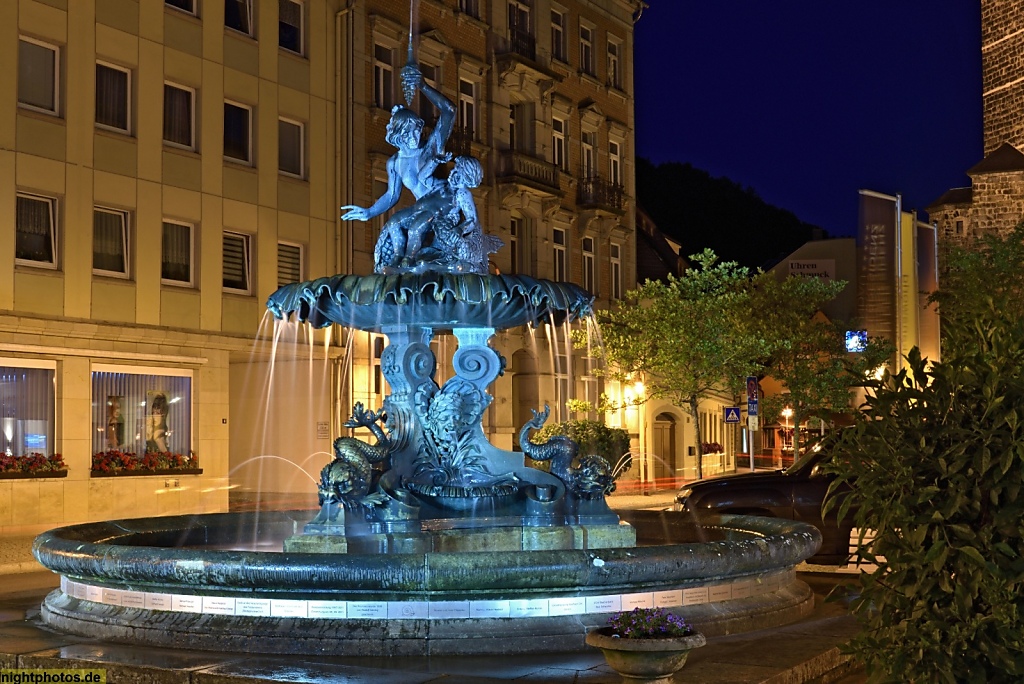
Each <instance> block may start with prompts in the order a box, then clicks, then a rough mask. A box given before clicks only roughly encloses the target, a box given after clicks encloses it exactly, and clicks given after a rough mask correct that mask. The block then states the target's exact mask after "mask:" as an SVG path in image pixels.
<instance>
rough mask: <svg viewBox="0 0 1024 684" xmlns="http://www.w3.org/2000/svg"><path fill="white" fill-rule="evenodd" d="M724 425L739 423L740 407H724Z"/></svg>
mask: <svg viewBox="0 0 1024 684" xmlns="http://www.w3.org/2000/svg"><path fill="white" fill-rule="evenodd" d="M724 408H725V423H726V425H729V424H732V423H736V424H738V423H739V422H740V407H739V406H725V407H724Z"/></svg>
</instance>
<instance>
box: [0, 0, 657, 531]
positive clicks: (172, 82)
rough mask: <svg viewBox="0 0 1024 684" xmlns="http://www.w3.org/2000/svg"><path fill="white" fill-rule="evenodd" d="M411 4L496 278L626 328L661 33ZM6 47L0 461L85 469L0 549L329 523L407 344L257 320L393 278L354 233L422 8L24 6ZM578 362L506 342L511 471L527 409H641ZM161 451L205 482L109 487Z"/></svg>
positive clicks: (631, 0)
mask: <svg viewBox="0 0 1024 684" xmlns="http://www.w3.org/2000/svg"><path fill="white" fill-rule="evenodd" d="M418 4H419V21H418V26H417V28H416V31H417V36H418V38H417V41H416V52H417V58H418V60H419V62H420V64H421V65H422V71H423V75H424V77H425V79H427V80H428V81H430V82H431V83H433V84H435V85H437V86H439V87H440V89H441V90H442V92H444V93H445V94H446V95H447V96H448V97H449V98H450V99H452V100H453V101H454V102H455V103H456V105H457V109H458V121H457V130H456V133H455V134H454V135H453V137H452V141H451V146H450V148H452V149H453V151H454V152H455V153H456V154H460V153H467V152H468V153H471V154H473V155H474V156H476V157H478V158H479V159H480V160H481V162H482V163H483V166H484V170H485V178H484V182H483V183H482V184H481V186H480V187H479V188H477V189H476V190H475V191H474V192H475V196H476V200H477V206H478V210H479V213H480V217H481V222H482V223H483V225H484V228H485V231H487V232H489V233H492V234H495V235H497V236H499V237H500V238H501V239H502V240H504V241H505V243H506V246H505V247H504V248H503V249H502V250H501V251H500V252H499V253H497V254H495V255H493V263H492V267H493V269H494V270H495V271H500V272H503V273H505V272H508V273H524V274H528V275H533V276H537V277H541V278H548V279H551V280H568V281H572V282H576V283H578V284H580V285H582V286H583V287H585V288H587V289H588V290H590V291H591V292H593V293H594V294H595V295H596V296H597V301H598V305H599V306H601V305H608V304H609V303H610V302H612V301H614V300H616V299H619V298H621V297H622V295H623V293H624V292H625V291H626V290H627V289H629V288H630V287H632V285H633V283H634V282H635V275H634V273H635V267H634V263H635V237H634V218H633V217H634V213H633V211H631V202H632V197H634V196H635V189H634V187H633V177H634V174H633V162H632V159H633V154H634V152H633V95H632V60H631V56H632V40H633V24H632V22H633V16H634V12H635V11H636V10H637V9H638V7H639V3H638V2H636V1H635V0H563V1H560V2H553V1H550V0H532V1H529V2H528V1H526V0H420V2H419V3H418ZM0 18H2V26H4V27H6V28H4V29H2V30H3V31H5V32H6V33H5V34H4V36H3V38H2V39H0V45H5V46H7V47H6V50H7V52H6V53H5V55H6V57H5V59H4V63H5V64H8V65H9V66H10V68H8V69H5V70H4V71H3V73H2V74H0V103H2V106H0V111H2V112H5V114H3V117H4V118H3V121H2V122H0V136H3V144H2V145H0V213H3V214H4V215H6V216H7V217H8V219H7V220H6V221H0V376H2V377H3V380H4V382H3V383H0V384H2V385H3V386H4V387H5V389H4V390H0V403H2V406H3V415H2V416H0V419H2V420H3V421H4V422H3V425H2V426H0V428H2V430H0V434H2V435H3V440H4V441H3V444H2V445H0V446H2V448H0V452H6V453H8V454H10V455H12V456H15V457H17V456H21V455H24V454H28V453H34V452H40V453H46V454H52V453H61V454H62V455H63V458H64V460H65V462H66V463H67V464H68V473H67V476H66V477H64V478H35V479H24V480H11V479H0V532H4V531H10V530H24V531H34V530H37V529H43V528H47V527H52V526H53V525H55V524H62V523H71V522H79V521H84V520H96V519H103V518H111V517H132V516H136V515H139V514H143V513H145V514H154V513H156V514H171V513H178V512H182V513H184V512H200V511H216V510H224V509H226V508H227V505H228V493H229V492H230V491H232V490H246V489H251V490H257V489H259V490H264V491H285V492H306V493H309V494H312V492H314V491H315V487H314V486H313V484H312V483H311V482H310V478H309V477H307V475H308V474H309V473H312V474H314V475H315V473H316V471H317V470H319V467H320V465H321V464H322V463H323V462H324V461H325V460H326V459H327V458H329V456H328V455H329V453H330V444H331V440H332V439H333V437H335V436H337V435H338V434H339V433H340V432H341V431H342V429H343V428H342V423H343V422H344V419H345V417H346V416H347V413H348V411H349V410H350V409H351V405H352V402H353V401H362V402H364V403H365V404H367V405H369V406H373V407H378V406H380V403H381V402H382V400H383V395H384V393H385V392H386V391H387V388H386V386H385V385H384V382H383V380H382V379H381V376H380V372H379V361H380V352H381V351H382V349H383V344H384V340H383V339H382V338H380V337H375V336H371V335H364V334H349V333H348V332H347V331H343V330H332V329H326V330H323V331H308V330H301V329H292V330H290V331H284V332H279V333H278V334H277V337H275V336H274V334H273V333H272V332H271V326H270V325H269V324H268V322H267V321H266V320H265V317H264V302H265V301H266V299H267V296H268V295H269V294H270V293H272V292H273V291H274V290H275V289H276V288H277V287H278V286H279V285H282V284H285V283H288V282H294V281H298V280H306V279H312V278H316V277H320V276H326V275H332V274H334V273H356V274H362V273H370V272H371V271H372V253H373V246H374V244H375V242H376V238H377V235H378V232H379V230H380V227H381V225H382V222H383V219H378V220H375V221H371V222H367V223H351V222H342V221H340V220H339V218H338V215H339V211H338V207H339V206H340V205H343V204H358V205H362V206H366V205H368V204H370V203H372V202H373V200H374V199H376V197H378V196H379V195H380V194H381V192H382V188H383V186H386V174H385V166H384V165H385V162H386V160H387V158H388V157H389V156H390V155H391V154H392V152H393V149H392V148H390V146H389V145H387V143H385V141H384V127H385V125H386V124H387V121H388V118H389V114H390V109H391V106H392V105H393V104H395V103H397V102H398V101H399V99H400V97H401V89H400V83H399V79H398V71H399V69H400V68H401V66H402V65H403V64H404V63H405V54H406V47H407V41H406V37H407V34H408V23H409V6H408V4H407V3H406V2H404V1H402V0H393V1H389V0H366V1H359V2H346V1H344V0H166V1H165V2H161V1H160V0H138V1H135V0H19V1H17V2H10V3H3V4H2V6H0ZM418 104H419V105H421V106H423V105H424V103H423V102H420V103H418ZM428 106H429V105H427V106H423V108H422V109H421V113H422V115H423V116H424V118H425V119H427V122H428V125H429V124H430V123H431V118H432V115H433V113H432V112H431V111H429V110H428V108H427V107H428ZM564 335H565V333H564V331H543V330H538V331H529V330H525V331H524V330H513V331H507V332H503V333H499V334H498V335H497V336H496V337H495V340H494V342H493V343H494V345H495V346H496V348H498V349H499V350H500V351H501V353H502V354H503V355H504V356H505V357H506V358H507V359H508V361H509V366H508V369H507V372H506V373H505V375H504V376H503V377H502V378H499V381H498V383H497V384H496V386H495V387H494V388H493V390H492V393H493V394H494V396H495V401H494V403H493V405H492V408H491V409H490V411H489V412H488V415H487V420H486V424H485V429H486V431H487V432H488V434H489V436H490V437H491V439H492V440H493V441H494V442H495V443H496V444H497V445H498V446H502V447H506V448H508V447H511V446H513V445H514V444H515V442H516V440H517V436H518V428H519V426H521V425H522V424H523V422H525V418H524V416H527V417H528V416H529V410H530V408H539V407H541V406H542V405H543V404H544V403H549V404H551V405H552V408H553V411H555V412H561V413H562V415H561V416H560V417H566V416H565V414H564V410H563V409H562V407H564V404H565V400H566V399H569V398H581V399H582V398H593V399H596V397H597V395H598V394H599V393H600V392H601V391H605V392H610V393H615V392H620V391H621V389H620V388H618V387H615V386H611V385H609V386H605V385H604V383H603V382H602V381H601V380H600V378H598V377H597V376H596V375H595V374H594V373H593V368H592V367H591V364H592V362H591V361H590V359H589V357H588V356H587V355H586V353H585V352H580V351H577V350H574V349H573V348H572V345H571V344H568V342H567V340H566V338H565V336H564ZM274 339H276V340H278V342H279V344H278V346H279V347H280V348H279V349H278V356H277V357H276V358H275V359H274V360H273V361H272V360H271V359H270V357H269V355H267V354H266V353H264V350H265V349H266V348H269V346H270V344H269V343H268V341H270V340H274ZM282 340H283V341H284V343H283V344H282V343H281V341H282ZM434 345H435V351H436V352H437V353H438V357H439V359H441V360H442V361H443V360H444V359H446V358H448V357H450V354H451V352H453V351H454V344H453V342H452V341H450V340H448V339H447V338H446V337H445V336H439V338H438V339H437V340H435V342H434ZM310 349H315V350H316V353H315V354H313V356H316V357H317V359H319V360H318V361H317V363H316V364H314V363H313V362H311V361H310V360H309V359H310V356H311V354H310V352H309V350H310ZM272 367H273V374H271V373H270V372H269V371H270V369H271V368H272ZM444 372H445V371H444V369H442V370H441V376H442V377H444ZM271 378H272V379H271ZM268 409H269V410H271V412H272V414H273V418H272V419H267V418H266V416H267V412H268ZM615 420H619V421H620V423H621V424H623V425H624V426H627V427H629V428H630V429H631V431H632V432H634V433H637V431H638V430H639V427H638V425H637V424H636V422H635V421H634V422H633V423H632V424H631V423H630V422H629V421H630V418H629V416H627V415H625V412H623V414H621V415H620V416H617V417H615ZM147 449H148V450H150V451H154V450H159V451H165V452H170V453H172V454H182V455H187V454H189V453H190V452H194V453H195V454H196V455H197V457H198V460H199V467H200V468H201V470H202V472H201V473H194V474H182V475H180V476H173V477H168V476H120V477H104V476H102V475H103V473H102V472H96V471H94V470H93V467H92V463H93V455H94V454H97V453H105V452H109V451H123V452H127V451H134V452H138V453H142V452H144V451H146V450H147Z"/></svg>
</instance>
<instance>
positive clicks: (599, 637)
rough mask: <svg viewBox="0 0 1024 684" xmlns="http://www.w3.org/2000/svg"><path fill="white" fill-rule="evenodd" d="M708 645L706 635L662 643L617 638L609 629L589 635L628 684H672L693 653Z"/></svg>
mask: <svg viewBox="0 0 1024 684" xmlns="http://www.w3.org/2000/svg"><path fill="white" fill-rule="evenodd" d="M706 643H707V642H706V641H705V639H704V635H703V634H691V635H690V636H685V637H667V638H662V639H623V638H621V637H613V636H612V635H611V630H610V629H608V628H607V627H605V628H602V629H597V630H594V631H592V632H590V633H588V634H587V644H588V645H590V646H594V647H595V648H599V649H601V652H602V653H604V659H605V660H606V661H607V662H608V666H609V667H611V668H612V669H613V670H615V671H616V672H618V673H619V674H620V675H621V676H622V677H624V678H625V679H627V680H631V681H636V682H647V683H648V684H670V683H671V682H672V675H674V674H675V673H676V672H678V671H679V670H681V669H682V667H683V665H684V664H686V658H687V656H689V655H690V651H692V650H693V649H695V648H700V647H701V646H703V645H704V644H706Z"/></svg>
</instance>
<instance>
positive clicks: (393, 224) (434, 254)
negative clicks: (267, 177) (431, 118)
mask: <svg viewBox="0 0 1024 684" xmlns="http://www.w3.org/2000/svg"><path fill="white" fill-rule="evenodd" d="M402 78H403V81H405V80H406V79H408V80H407V82H406V83H404V84H403V85H404V86H407V87H409V88H410V89H420V90H422V91H423V93H424V94H425V95H426V96H427V98H428V99H429V100H430V102H431V103H432V104H433V105H434V106H435V107H437V108H438V110H440V112H441V114H440V116H439V117H438V122H437V126H436V127H435V128H434V130H433V132H431V134H430V137H429V138H428V139H427V142H426V143H425V144H424V145H422V146H420V138H421V136H422V133H423V119H421V118H420V117H419V116H417V115H416V114H415V113H414V112H413V111H412V110H410V109H408V108H406V107H403V106H401V105H396V106H395V107H394V109H392V112H391V121H390V122H389V123H388V126H387V133H386V134H385V136H384V139H385V140H386V141H387V142H389V143H390V144H392V145H394V146H395V147H397V148H398V152H396V153H395V154H394V155H393V156H392V157H391V158H390V159H389V160H388V162H387V171H388V189H387V191H385V192H384V194H383V195H381V197H380V198H379V199H378V200H377V201H376V202H374V203H373V205H372V206H370V207H369V208H363V207H359V206H355V205H346V206H344V207H342V210H343V211H344V212H345V213H344V214H343V215H342V217H341V218H342V219H343V220H357V221H366V220H368V219H371V218H373V217H374V216H379V215H380V214H382V213H384V212H385V211H388V210H389V209H391V208H392V207H394V206H395V204H397V203H398V200H399V198H400V197H401V194H402V187H403V186H404V187H406V188H408V189H409V190H410V191H411V192H412V194H413V196H414V197H415V198H416V202H415V203H414V204H413V205H412V206H410V207H406V208H405V209H401V210H399V211H397V212H395V213H394V214H393V215H392V216H391V218H389V219H388V221H387V223H385V224H384V226H383V228H382V229H381V233H380V237H379V238H378V240H377V244H376V246H375V247H374V251H373V256H374V272H376V273H382V274H393V273H406V272H417V273H418V272H422V271H426V270H432V271H447V272H469V273H481V274H484V273H487V255H488V254H490V253H492V252H496V251H497V250H498V249H500V248H501V246H502V245H503V244H504V243H503V242H502V241H501V240H499V239H498V238H496V237H494V236H491V235H484V234H483V231H482V230H481V227H480V222H479V219H478V217H477V213H476V206H475V204H474V203H473V193H472V192H471V191H470V189H471V188H475V187H477V186H478V185H480V182H481V181H482V180H483V168H482V167H481V166H480V162H479V161H477V160H476V159H474V158H473V157H467V156H463V157H458V158H457V159H456V160H455V164H454V168H453V169H452V171H451V173H450V174H449V176H448V180H447V181H444V180H442V179H441V178H438V177H437V176H435V175H434V174H435V172H436V171H437V168H438V166H440V165H442V164H444V163H446V162H448V161H449V160H450V159H451V154H450V153H448V152H445V150H444V146H445V144H446V143H447V140H448V137H449V135H450V134H451V131H452V126H453V124H454V120H455V106H454V104H453V103H452V102H451V101H450V100H449V99H448V98H446V97H445V96H444V95H442V94H441V93H440V92H439V91H437V90H436V89H434V88H433V87H431V86H430V84H428V83H425V82H423V78H422V76H421V75H420V72H419V69H418V67H416V66H415V64H410V65H407V66H406V67H405V68H404V69H403V70H402ZM413 92H414V90H413ZM430 233H433V242H432V244H430V246H428V247H424V241H425V238H427V237H428V235H429V234H430Z"/></svg>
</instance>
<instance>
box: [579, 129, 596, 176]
mask: <svg viewBox="0 0 1024 684" xmlns="http://www.w3.org/2000/svg"><path fill="white" fill-rule="evenodd" d="M595 147H597V133H595V132H594V131H583V135H582V136H581V138H580V152H581V153H582V155H581V156H582V159H581V163H580V166H581V169H580V173H581V176H582V177H583V178H584V179H589V178H593V177H594V176H596V175H597V174H596V173H595V172H594V148H595Z"/></svg>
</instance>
